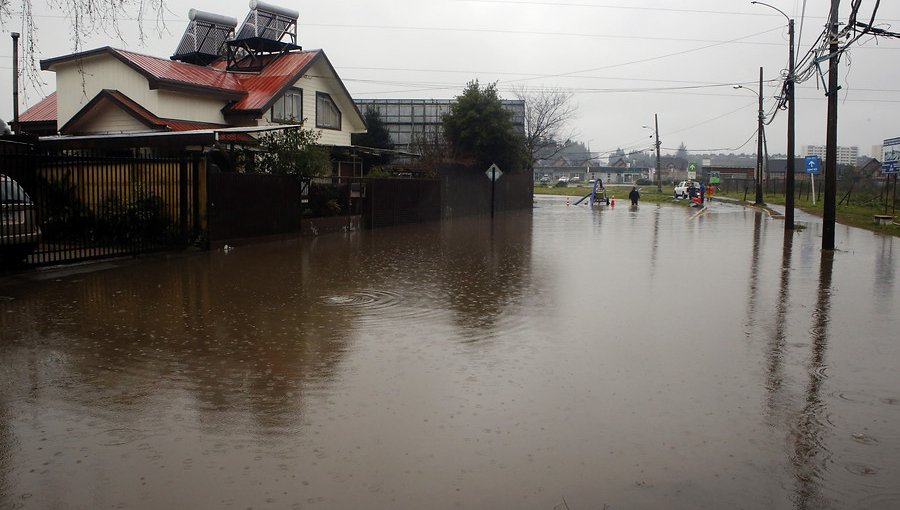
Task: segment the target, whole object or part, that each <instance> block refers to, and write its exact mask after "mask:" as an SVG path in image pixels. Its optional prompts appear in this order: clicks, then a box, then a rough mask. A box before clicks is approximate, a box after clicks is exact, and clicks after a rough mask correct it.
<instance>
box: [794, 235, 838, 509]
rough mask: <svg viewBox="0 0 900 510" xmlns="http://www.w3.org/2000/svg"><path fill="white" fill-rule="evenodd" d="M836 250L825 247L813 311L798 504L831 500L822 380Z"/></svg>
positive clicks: (797, 451)
mask: <svg viewBox="0 0 900 510" xmlns="http://www.w3.org/2000/svg"><path fill="white" fill-rule="evenodd" d="M833 265H834V252H830V251H823V252H822V260H821V263H820V266H819V289H818V297H817V300H816V308H815V311H814V312H813V327H812V330H811V333H812V341H813V350H812V358H811V360H810V364H809V384H808V385H807V387H806V398H805V400H804V406H803V409H801V410H800V413H799V414H798V415H797V421H796V423H795V424H794V429H793V432H794V436H795V437H794V452H793V456H792V459H791V460H792V463H793V466H794V477H795V493H796V494H795V496H796V505H795V507H796V508H800V509H806V508H826V507H828V504H827V501H825V500H824V499H823V498H824V496H823V495H822V494H821V492H820V491H821V483H822V477H821V472H822V471H823V469H824V464H825V462H826V461H827V459H825V458H824V456H825V455H826V454H827V453H828V450H827V448H826V447H825V445H824V444H823V442H822V428H823V419H824V418H823V416H824V415H825V406H824V403H823V402H822V398H821V395H820V393H821V391H822V382H823V380H824V378H825V375H824V374H823V369H824V367H825V349H826V347H827V339H828V320H829V315H830V312H831V276H832V269H833Z"/></svg>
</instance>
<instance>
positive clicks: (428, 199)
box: [363, 179, 441, 228]
mask: <svg viewBox="0 0 900 510" xmlns="http://www.w3.org/2000/svg"><path fill="white" fill-rule="evenodd" d="M365 190H366V191H365V202H364V204H365V205H364V206H363V209H364V214H365V219H364V222H365V226H366V228H378V227H388V226H393V225H402V224H406V223H419V222H426V221H439V220H440V219H441V186H440V181H438V180H437V179H368V180H367V182H366V183H365Z"/></svg>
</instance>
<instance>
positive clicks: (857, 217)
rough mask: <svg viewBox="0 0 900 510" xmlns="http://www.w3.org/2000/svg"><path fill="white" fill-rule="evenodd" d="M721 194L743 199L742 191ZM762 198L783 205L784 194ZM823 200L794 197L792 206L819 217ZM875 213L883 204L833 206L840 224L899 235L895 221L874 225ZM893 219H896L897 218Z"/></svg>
mask: <svg viewBox="0 0 900 510" xmlns="http://www.w3.org/2000/svg"><path fill="white" fill-rule="evenodd" d="M723 195H724V196H727V197H730V198H736V199H738V200H744V193H743V192H731V193H719V194H718V195H717V196H723ZM747 199H748V200H753V194H752V193H751V194H750V195H748V196H747ZM763 200H764V201H765V202H766V203H767V204H778V205H784V195H774V194H773V195H764V196H763ZM823 201H824V200H823V199H822V198H821V197H820V199H819V200H817V201H816V204H815V205H813V203H812V200H808V199H807V198H806V197H805V196H803V197H800V198H795V199H794V207H796V208H797V209H800V210H802V211H804V212H807V213H809V214H812V215H815V216H818V217H820V218H821V217H822V216H823V212H824V210H823ZM876 214H884V205H883V204H879V205H876V204H874V203H873V204H870V205H859V204H846V203H844V204H838V206H837V207H835V217H836V220H837V222H838V223H840V224H842V225H849V226H851V227H857V228H861V229H864V230H869V231H872V232H878V233H880V234H887V235H892V236H900V225H897V224H896V223H893V224H890V225H876V224H875V215H876ZM888 214H889V215H893V212H891V209H888ZM894 221H897V219H895V220H894Z"/></svg>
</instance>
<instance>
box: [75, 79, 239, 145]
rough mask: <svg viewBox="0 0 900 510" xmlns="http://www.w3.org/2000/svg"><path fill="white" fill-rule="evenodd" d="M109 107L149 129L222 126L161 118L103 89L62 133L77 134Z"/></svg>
mask: <svg viewBox="0 0 900 510" xmlns="http://www.w3.org/2000/svg"><path fill="white" fill-rule="evenodd" d="M110 108H114V109H115V110H117V111H118V112H120V113H125V114H127V115H128V116H129V117H131V118H132V119H133V120H134V121H136V122H138V123H139V124H141V125H143V126H145V127H146V128H147V129H148V130H151V131H189V130H193V129H208V128H215V127H224V126H222V125H220V124H211V123H206V122H194V121H185V120H177V119H163V118H160V117H158V116H156V115H154V114H153V113H152V112H150V111H149V110H147V109H146V108H144V107H143V106H141V105H140V104H138V103H137V102H136V101H134V100H132V99H131V98H129V97H128V96H126V95H125V94H122V93H121V92H119V91H118V90H109V89H105V90H102V91H100V93H99V94H97V95H96V96H94V98H93V99H91V100H90V101H89V102H88V104H86V105H85V106H84V108H82V109H81V110H79V111H78V113H77V114H75V116H74V117H72V119H71V120H69V122H67V123H66V124H65V125H64V126H63V127H62V128H60V130H59V131H60V133H62V134H77V133H79V132H81V131H82V130H83V129H84V128H85V127H86V126H88V125H89V124H90V123H91V122H92V121H94V120H95V119H97V118H98V117H99V116H100V115H104V114H108V112H109V110H110Z"/></svg>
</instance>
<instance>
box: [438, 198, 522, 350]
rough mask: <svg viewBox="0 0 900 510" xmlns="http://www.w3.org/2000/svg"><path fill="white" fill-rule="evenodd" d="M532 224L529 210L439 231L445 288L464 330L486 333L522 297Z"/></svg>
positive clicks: (464, 222) (448, 299) (469, 221)
mask: <svg viewBox="0 0 900 510" xmlns="http://www.w3.org/2000/svg"><path fill="white" fill-rule="evenodd" d="M531 220H532V216H531V211H527V212H522V213H507V214H504V215H503V216H501V217H499V218H498V219H497V220H495V221H493V222H491V220H490V219H487V218H484V219H472V220H468V221H461V222H453V223H448V224H446V225H444V227H443V228H442V229H441V236H442V239H441V250H442V262H443V264H444V269H443V271H442V273H441V276H442V279H441V285H442V287H443V288H444V291H445V296H446V298H445V299H446V300H447V304H448V306H449V308H450V309H451V310H453V311H454V312H456V322H457V324H459V326H461V327H462V328H464V329H467V330H469V331H471V332H474V333H476V334H478V335H483V334H484V333H486V332H487V331H489V330H490V329H492V328H494V327H495V326H496V323H497V320H498V318H499V317H500V316H501V315H502V314H503V311H504V309H505V308H506V307H507V306H509V305H510V304H511V303H513V302H515V301H517V300H518V299H520V298H521V297H522V295H523V292H524V290H525V287H526V285H525V282H527V281H528V277H529V274H530V259H531V228H532V221H531Z"/></svg>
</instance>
